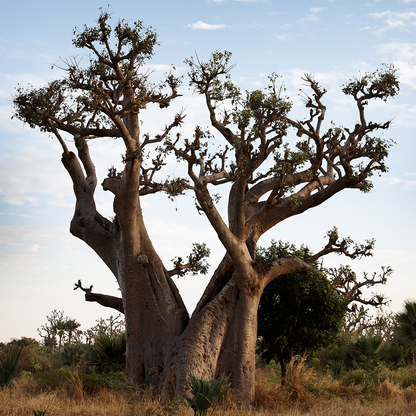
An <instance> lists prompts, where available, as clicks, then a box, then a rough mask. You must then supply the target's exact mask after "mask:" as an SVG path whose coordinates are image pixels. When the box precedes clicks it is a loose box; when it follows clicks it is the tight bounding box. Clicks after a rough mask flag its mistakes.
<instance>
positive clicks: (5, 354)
mask: <svg viewBox="0 0 416 416" xmlns="http://www.w3.org/2000/svg"><path fill="white" fill-rule="evenodd" d="M21 351H22V350H21V348H13V347H6V348H4V349H3V350H2V351H0V388H1V389H4V388H5V387H9V388H11V387H13V379H14V377H15V375H16V373H17V365H18V364H19V360H20V354H21Z"/></svg>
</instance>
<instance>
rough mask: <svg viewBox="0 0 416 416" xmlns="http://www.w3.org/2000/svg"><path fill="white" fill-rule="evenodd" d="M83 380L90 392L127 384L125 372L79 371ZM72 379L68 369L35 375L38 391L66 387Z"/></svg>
mask: <svg viewBox="0 0 416 416" xmlns="http://www.w3.org/2000/svg"><path fill="white" fill-rule="evenodd" d="M78 375H79V378H80V380H81V381H82V386H83V390H84V391H85V392H86V393H88V394H95V393H97V392H98V391H99V390H102V389H113V388H115V389H122V388H123V387H124V386H125V375H124V373H123V372H108V373H105V374H85V373H78ZM70 379H71V372H70V371H69V370H68V369H65V368H60V369H58V370H54V371H49V372H46V373H37V374H35V375H34V376H33V380H34V382H35V388H36V391H39V392H40V391H55V390H60V389H62V388H64V387H65V386H66V385H67V383H68V381H69V380H70Z"/></svg>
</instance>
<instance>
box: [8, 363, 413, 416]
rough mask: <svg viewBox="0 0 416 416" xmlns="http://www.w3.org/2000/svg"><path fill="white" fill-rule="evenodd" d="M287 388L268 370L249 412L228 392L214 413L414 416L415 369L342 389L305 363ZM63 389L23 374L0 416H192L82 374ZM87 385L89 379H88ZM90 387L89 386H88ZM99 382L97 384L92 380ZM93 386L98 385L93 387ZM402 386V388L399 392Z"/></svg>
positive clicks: (175, 404) (294, 369)
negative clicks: (369, 384) (36, 413)
mask: <svg viewBox="0 0 416 416" xmlns="http://www.w3.org/2000/svg"><path fill="white" fill-rule="evenodd" d="M288 367H289V369H288V370H289V371H288V372H287V373H288V375H287V385H285V386H282V385H281V383H280V382H279V380H278V381H276V374H275V373H273V371H272V370H271V369H265V368H262V369H258V370H257V371H256V387H255V400H254V402H253V404H252V406H251V408H249V409H244V410H242V409H239V408H238V407H237V406H236V405H235V404H234V402H233V401H232V397H233V395H232V391H230V392H229V394H228V395H227V398H226V400H225V401H223V402H221V403H220V404H219V406H218V407H217V409H216V414H218V415H221V416H246V415H247V416H272V415H280V416H289V415H290V416H301V415H302V416H306V415H309V416H318V415H319V416H337V415H339V416H353V415H354V416H355V415H360V416H370V415H371V416H374V415H377V416H387V415H414V414H416V387H415V385H413V384H411V385H406V384H409V383H410V381H411V380H412V379H413V375H414V374H415V373H416V369H414V368H411V367H409V368H408V369H407V370H406V371H404V369H403V370H401V371H389V370H384V369H383V371H382V372H380V371H378V373H377V374H382V377H380V381H379V382H377V381H374V380H376V373H374V374H371V376H372V379H373V384H374V388H373V389H372V390H371V391H370V390H368V389H367V390H366V389H365V384H355V383H352V384H347V383H346V382H345V381H343V380H342V379H337V380H334V379H333V378H332V377H331V376H330V375H328V374H326V375H325V374H317V373H316V372H315V371H313V370H312V371H311V369H310V368H309V367H308V366H307V364H306V361H305V359H304V357H295V358H294V359H293V361H292V362H291V363H290V364H289V366H288ZM66 374H67V376H66V377H65V379H64V381H63V383H62V384H59V383H58V384H59V386H58V385H57V387H56V388H55V389H52V388H51V385H49V387H48V389H46V390H45V391H41V390H39V386H38V385H37V383H38V379H37V377H36V376H34V375H29V374H27V373H24V375H21V376H18V377H17V382H16V383H15V387H14V388H13V389H12V390H10V391H7V390H5V391H0V415H1V416H3V415H7V416H21V415H33V414H34V410H39V411H44V410H46V416H49V415H51V416H52V415H53V416H55V415H57V416H81V415H83V416H88V415H97V416H100V415H118V416H145V415H147V416H150V415H155V416H174V415H177V416H193V413H194V412H193V410H192V409H190V408H189V407H187V406H186V405H184V403H183V401H182V402H180V401H177V400H176V399H172V398H170V399H166V398H163V397H161V396H159V395H157V394H156V393H154V392H149V391H147V390H146V391H144V390H141V389H138V388H135V387H133V386H126V385H124V387H123V386H121V385H119V384H108V383H104V384H103V383H101V384H98V385H97V386H96V387H94V388H92V386H89V387H88V388H87V386H86V385H85V384H84V382H83V380H84V377H85V374H82V373H78V372H77V371H72V372H67V373H66ZM91 380H92V379H91ZM91 380H90V381H89V382H90V383H92V381H91ZM97 380H98V378H97ZM97 382H98V381H97ZM403 385H406V387H403Z"/></svg>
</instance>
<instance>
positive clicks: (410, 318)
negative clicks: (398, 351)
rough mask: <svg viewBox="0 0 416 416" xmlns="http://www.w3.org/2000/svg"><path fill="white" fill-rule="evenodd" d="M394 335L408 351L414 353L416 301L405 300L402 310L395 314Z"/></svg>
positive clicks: (415, 341) (415, 351)
mask: <svg viewBox="0 0 416 416" xmlns="http://www.w3.org/2000/svg"><path fill="white" fill-rule="evenodd" d="M396 321H397V327H396V329H395V334H394V337H395V339H396V341H397V342H399V343H400V344H402V345H403V346H404V347H405V348H406V349H407V350H409V351H410V353H412V354H414V353H416V302H410V301H406V302H405V303H404V310H403V311H402V312H400V313H398V314H396Z"/></svg>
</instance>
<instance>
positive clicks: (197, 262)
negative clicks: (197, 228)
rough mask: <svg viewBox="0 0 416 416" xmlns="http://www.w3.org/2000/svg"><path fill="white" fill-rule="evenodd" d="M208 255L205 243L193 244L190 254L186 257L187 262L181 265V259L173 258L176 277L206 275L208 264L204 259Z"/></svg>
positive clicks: (208, 251)
mask: <svg viewBox="0 0 416 416" xmlns="http://www.w3.org/2000/svg"><path fill="white" fill-rule="evenodd" d="M209 255H210V249H209V248H208V246H207V245H206V244H205V243H193V244H192V250H191V253H190V254H189V255H188V256H187V260H188V262H187V263H186V264H183V259H182V257H175V258H174V259H172V262H173V264H174V266H175V269H174V270H175V272H176V274H178V276H183V275H185V274H186V273H191V275H192V276H196V275H197V274H199V273H201V274H207V273H208V268H209V263H208V262H207V261H206V258H207V257H209Z"/></svg>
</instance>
